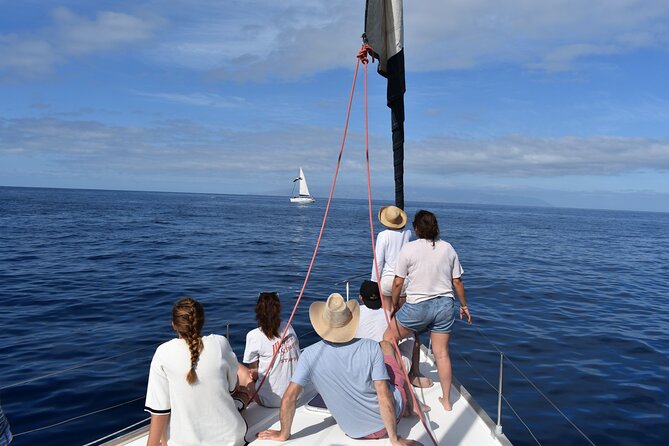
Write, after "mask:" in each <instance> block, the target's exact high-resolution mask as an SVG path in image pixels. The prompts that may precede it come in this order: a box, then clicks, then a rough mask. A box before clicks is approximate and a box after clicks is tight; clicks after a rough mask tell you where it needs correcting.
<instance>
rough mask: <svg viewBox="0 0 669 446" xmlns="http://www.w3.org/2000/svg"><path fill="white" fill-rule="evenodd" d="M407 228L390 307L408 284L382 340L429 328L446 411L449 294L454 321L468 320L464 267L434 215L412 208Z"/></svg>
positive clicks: (450, 317)
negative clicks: (409, 234)
mask: <svg viewBox="0 0 669 446" xmlns="http://www.w3.org/2000/svg"><path fill="white" fill-rule="evenodd" d="M413 228H414V231H415V233H416V236H417V237H418V240H415V241H413V242H409V243H407V244H405V245H404V246H403V247H402V250H401V251H400V253H399V256H398V258H397V263H396V264H395V279H394V281H393V288H392V301H393V308H395V309H396V308H397V307H398V306H399V300H400V293H401V290H402V287H403V285H404V282H405V281H408V282H409V284H408V286H407V288H406V294H407V296H406V303H405V304H404V305H402V307H401V308H399V310H397V311H396V313H395V314H394V316H393V320H392V321H391V324H390V326H389V327H388V330H386V333H385V334H384V339H385V340H387V341H392V340H393V337H396V338H398V339H403V338H406V337H407V336H410V335H411V334H412V333H413V332H419V333H420V332H424V331H429V332H430V339H431V341H432V351H433V353H434V358H435V361H436V363H437V372H438V374H439V381H440V383H441V389H442V397H441V398H439V401H440V402H441V404H442V405H443V406H444V409H445V410H447V411H450V410H452V408H453V406H452V404H451V402H450V399H449V397H450V390H451V382H452V370H451V359H450V356H449V354H448V341H449V339H450V333H451V328H452V326H453V321H454V320H455V305H454V300H455V295H457V298H458V300H459V301H460V319H462V318H463V317H466V318H467V322H469V323H470V324H471V322H472V317H471V314H470V312H469V308H468V307H467V299H466V297H465V286H464V284H463V283H462V279H461V276H462V274H463V272H464V271H463V269H462V266H461V265H460V260H459V259H458V254H457V253H456V252H455V250H454V249H453V247H452V246H451V244H450V243H448V242H446V241H444V240H441V239H440V238H439V225H438V223H437V217H436V216H435V215H434V214H433V213H432V212H429V211H424V210H421V211H418V212H417V213H416V215H415V217H414V220H413Z"/></svg>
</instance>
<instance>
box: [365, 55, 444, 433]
mask: <svg viewBox="0 0 669 446" xmlns="http://www.w3.org/2000/svg"><path fill="white" fill-rule="evenodd" d="M366 47H367V48H366ZM363 51H364V52H365V53H367V51H369V52H370V53H371V47H369V46H368V45H366V44H365V45H363V48H362V49H361V50H360V53H358V58H360V55H361V54H362V53H363ZM372 60H373V58H372ZM366 61H367V58H366V57H365V61H364V62H363V66H364V67H365V94H364V96H365V159H366V167H367V204H368V208H369V232H370V234H371V239H372V253H373V255H374V270H375V271H376V278H377V280H378V282H377V285H378V287H379V296H381V308H382V309H383V315H384V316H385V317H386V323H387V324H388V327H390V318H389V317H388V313H387V312H386V308H390V307H391V306H390V305H388V306H386V302H385V298H384V296H383V290H382V289H381V275H380V274H379V264H378V261H377V260H376V242H375V237H374V218H373V216H372V175H371V173H370V168H369V112H368V107H367V62H366ZM391 303H392V302H391ZM391 333H392V335H393V347H394V348H395V352H396V353H397V357H398V358H401V356H402V354H401V353H400V348H399V346H398V342H397V338H396V337H395V332H394V331H392V330H391ZM415 342H418V340H416V341H415ZM397 362H398V363H399V365H400V367H401V368H402V373H404V377H405V378H406V380H407V383H409V390H410V391H409V393H410V394H411V400H412V402H413V407H414V408H415V409H416V410H415V412H417V413H418V418H420V421H421V423H423V427H424V428H425V432H427V435H428V436H429V437H430V439H431V440H432V443H434V446H439V444H438V443H437V440H436V439H435V438H434V436H433V435H432V431H431V430H430V428H429V427H428V425H427V422H426V421H425V417H424V416H423V411H421V410H420V406H419V405H418V400H417V398H416V394H415V392H414V391H413V390H412V389H411V380H410V379H409V373H408V372H407V369H406V367H405V366H404V361H401V360H400V361H397Z"/></svg>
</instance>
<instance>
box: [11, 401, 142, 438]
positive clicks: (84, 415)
mask: <svg viewBox="0 0 669 446" xmlns="http://www.w3.org/2000/svg"><path fill="white" fill-rule="evenodd" d="M144 398H145V396H140V397H138V398H135V399H132V400H130V401H126V402H124V403H120V404H116V405H114V406H109V407H105V408H104V409H99V410H95V411H93V412H88V413H85V414H83V415H77V416H76V417H72V418H68V419H67V420H63V421H59V422H57V423H53V424H50V425H48V426H42V427H38V428H35V429H31V430H28V431H25V432H19V433H18V434H14V436H15V437H19V436H21V435H27V434H32V433H33V432H38V431H43V430H45V429H51V428H53V427H56V426H60V425H62V424H66V423H69V422H71V421H75V420H78V419H80V418H85V417H88V416H90V415H95V414H97V413H100V412H105V411H107V410H111V409H115V408H117V407H121V406H125V405H126V404H130V403H134V402H135V401H139V400H141V399H144Z"/></svg>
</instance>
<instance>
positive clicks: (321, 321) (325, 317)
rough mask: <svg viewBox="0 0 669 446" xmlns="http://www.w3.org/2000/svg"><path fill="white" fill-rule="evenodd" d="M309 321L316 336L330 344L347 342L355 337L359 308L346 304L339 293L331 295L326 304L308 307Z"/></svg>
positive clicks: (314, 304)
mask: <svg viewBox="0 0 669 446" xmlns="http://www.w3.org/2000/svg"><path fill="white" fill-rule="evenodd" d="M309 319H310V320H311V325H312V326H313V327H314V330H316V333H318V336H320V337H321V338H323V339H325V340H326V341H330V342H348V341H350V340H351V339H353V338H354V337H355V334H356V332H357V331H358V322H360V306H359V305H358V302H357V301H355V300H350V301H348V302H345V301H344V298H343V297H342V296H341V294H339V293H332V294H330V296H329V297H328V300H327V301H326V302H314V303H312V304H311V306H310V307H309Z"/></svg>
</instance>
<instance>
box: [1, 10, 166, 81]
mask: <svg viewBox="0 0 669 446" xmlns="http://www.w3.org/2000/svg"><path fill="white" fill-rule="evenodd" d="M51 15H52V18H53V23H52V24H51V25H50V26H48V27H46V28H44V29H40V30H33V31H32V32H30V33H23V34H11V35H1V34H0V54H2V57H1V58H0V75H2V74H4V75H5V77H8V78H9V77H16V76H18V77H22V78H39V77H44V76H46V75H48V74H50V73H52V72H53V70H54V67H55V66H56V65H58V64H61V63H64V62H66V61H67V60H68V58H71V57H80V56H83V55H87V54H92V53H97V52H102V51H111V50H117V49H121V48H127V47H129V46H131V45H135V44H137V43H139V42H143V41H146V40H148V39H150V38H151V36H152V35H153V32H154V31H155V29H156V27H157V24H158V22H159V20H155V19H142V18H139V17H134V16H132V15H129V14H124V13H118V12H110V11H102V12H98V13H97V14H96V16H95V18H94V19H90V18H87V17H82V16H79V15H77V14H75V13H74V12H72V11H71V10H69V9H67V8H64V7H58V8H56V9H54V10H53V11H52V14H51Z"/></svg>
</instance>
